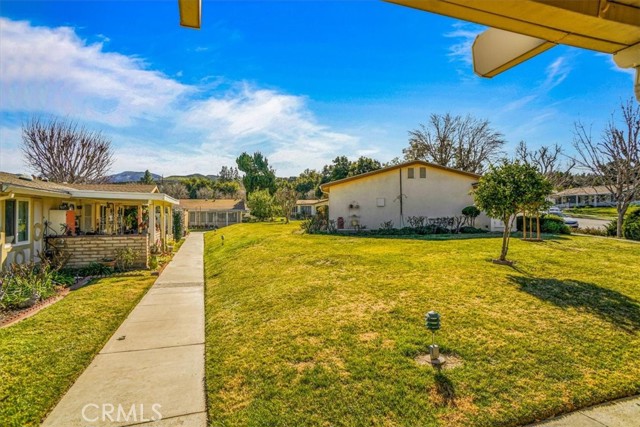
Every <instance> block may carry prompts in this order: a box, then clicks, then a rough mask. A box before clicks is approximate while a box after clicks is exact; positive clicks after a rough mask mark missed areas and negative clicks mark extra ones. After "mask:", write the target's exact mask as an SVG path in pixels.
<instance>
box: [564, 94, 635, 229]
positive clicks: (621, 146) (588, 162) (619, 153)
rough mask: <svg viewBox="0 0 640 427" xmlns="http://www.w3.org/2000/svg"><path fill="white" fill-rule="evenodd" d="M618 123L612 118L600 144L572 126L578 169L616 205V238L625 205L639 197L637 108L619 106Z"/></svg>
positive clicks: (630, 104)
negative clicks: (582, 169) (611, 198)
mask: <svg viewBox="0 0 640 427" xmlns="http://www.w3.org/2000/svg"><path fill="white" fill-rule="evenodd" d="M620 109H621V110H622V123H620V124H618V123H616V121H615V117H614V116H613V115H612V116H611V119H610V120H609V123H608V124H607V127H606V128H605V130H604V132H603V134H602V138H601V139H600V142H596V141H594V139H593V138H592V136H591V130H587V129H586V128H585V127H584V125H583V124H582V123H580V122H577V123H576V124H575V137H574V141H573V146H574V148H575V149H576V151H577V153H578V156H576V158H575V159H574V160H575V161H576V162H577V163H578V165H579V166H581V167H583V168H586V169H587V170H589V172H591V173H592V174H593V175H595V176H596V177H597V178H598V180H599V181H600V183H601V185H604V186H605V187H606V188H607V189H608V190H609V191H610V192H611V193H612V194H613V197H614V199H615V201H616V210H617V212H618V222H617V230H616V236H617V237H622V235H623V233H622V224H623V222H624V216H625V214H626V213H627V209H628V208H629V204H630V203H631V202H632V201H633V200H636V199H637V198H638V197H640V106H639V105H635V103H634V101H633V100H631V99H630V100H628V101H627V103H626V104H622V105H620Z"/></svg>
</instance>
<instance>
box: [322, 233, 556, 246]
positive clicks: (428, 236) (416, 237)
mask: <svg viewBox="0 0 640 427" xmlns="http://www.w3.org/2000/svg"><path fill="white" fill-rule="evenodd" d="M331 235H334V236H335V235H338V236H348V237H359V238H365V239H391V240H427V241H444V240H447V241H448V240H475V239H494V240H495V239H502V233H493V232H492V233H489V232H488V233H477V234H463V233H460V234H375V233H371V232H369V231H360V232H345V231H340V232H337V233H332V234H331ZM521 237H522V233H519V232H518V233H512V234H511V238H512V239H519V238H521ZM542 238H543V240H542V241H541V242H532V243H544V242H546V241H552V240H568V239H567V237H564V236H560V235H557V234H543V236H542Z"/></svg>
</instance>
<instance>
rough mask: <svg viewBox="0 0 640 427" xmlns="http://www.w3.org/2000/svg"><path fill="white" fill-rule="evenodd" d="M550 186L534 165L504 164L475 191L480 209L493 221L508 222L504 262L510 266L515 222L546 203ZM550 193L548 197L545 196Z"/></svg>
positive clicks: (503, 242) (491, 167)
mask: <svg viewBox="0 0 640 427" xmlns="http://www.w3.org/2000/svg"><path fill="white" fill-rule="evenodd" d="M550 187H551V186H550V184H549V182H548V181H547V180H546V179H545V178H544V177H543V176H542V175H541V174H540V172H538V171H537V169H536V168H535V167H534V166H532V165H527V164H522V163H520V162H519V161H515V162H509V161H507V160H503V161H502V163H501V164H500V165H499V166H490V168H489V172H487V173H486V174H484V175H483V176H482V177H481V178H480V180H479V182H478V187H477V188H476V189H475V191H474V198H475V202H476V203H475V204H476V206H477V207H478V208H479V209H481V210H483V211H485V212H486V213H487V215H489V217H491V218H497V219H500V220H502V222H504V225H505V227H504V233H503V235H502V251H501V252H500V261H501V262H507V252H508V250H509V237H510V235H511V227H512V225H513V221H512V218H513V217H515V215H516V214H518V213H519V212H521V211H522V210H523V208H524V207H525V206H527V205H530V204H532V203H534V202H541V203H544V201H545V199H546V197H547V196H548V194H550V192H551V188H550ZM545 193H546V194H545Z"/></svg>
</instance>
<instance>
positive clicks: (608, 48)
mask: <svg viewBox="0 0 640 427" xmlns="http://www.w3.org/2000/svg"><path fill="white" fill-rule="evenodd" d="M385 1H387V2H389V3H396V4H399V5H403V6H408V7H412V8H415V9H421V10H425V11H428V12H433V13H437V14H440V15H445V16H450V17H452V18H457V19H462V20H465V21H470V22H475V23H477V24H482V25H486V26H489V27H492V28H489V29H488V30H486V31H485V32H483V33H482V34H480V35H478V37H477V38H476V40H475V42H474V45H473V65H474V71H475V72H476V74H478V75H480V76H482V77H493V76H495V75H497V74H499V73H501V72H503V71H505V70H508V69H509V68H511V67H513V66H515V65H517V64H519V63H521V62H523V61H526V60H527V59H529V58H531V57H533V56H535V55H537V54H539V53H541V52H544V51H545V50H547V49H550V48H551V47H553V46H555V45H557V44H566V45H569V46H575V47H580V48H584V49H590V50H595V51H598V52H604V53H609V54H612V55H613V60H614V61H615V63H616V64H617V65H618V66H619V67H621V68H635V69H636V78H635V95H636V98H637V99H638V100H640V82H639V74H640V0H615V1H610V0H581V1H572V0H501V1H496V0H385Z"/></svg>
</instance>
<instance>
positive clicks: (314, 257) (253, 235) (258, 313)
mask: <svg viewBox="0 0 640 427" xmlns="http://www.w3.org/2000/svg"><path fill="white" fill-rule="evenodd" d="M224 234H225V242H224V246H222V245H221V241H220V239H219V236H216V235H213V234H212V233H208V234H206V240H205V242H206V246H205V271H206V280H207V287H206V328H207V329H206V385H207V396H208V406H209V417H210V422H211V424H212V425H220V426H222V425H224V426H247V425H248V426H262V425H264V426H305V425H314V426H315V425H327V426H329V425H336V426H364V425H373V426H394V425H403V426H432V425H441V426H501V425H504V426H509V425H517V424H522V423H528V422H532V421H535V420H539V419H543V418H546V417H549V416H552V415H555V414H560V413H563V412H567V411H571V410H574V409H576V408H580V407H584V406H587V405H591V404H594V403H598V402H602V401H606V400H610V399H613V398H617V397H622V396H628V395H633V394H637V393H639V392H640V303H639V301H640V286H639V283H638V277H640V245H638V244H634V243H627V242H621V241H612V240H605V239H597V238H591V237H577V236H572V237H557V238H553V239H549V240H547V241H545V242H543V243H531V242H529V243H526V242H522V241H520V240H517V239H514V240H513V241H512V244H511V249H510V252H509V256H510V258H511V259H512V260H516V261H517V264H516V268H515V269H514V268H510V267H506V266H499V265H495V264H492V263H491V262H489V260H490V259H491V258H495V257H497V255H498V254H499V249H500V238H482V239H467V240H459V239H456V240H440V241H434V240H411V239H399V238H396V239H383V238H376V239H372V238H363V237H350V236H325V235H303V234H300V233H299V225H298V224H296V223H293V224H291V225H282V224H240V225H234V226H231V227H228V228H225V232H224ZM432 309H434V310H437V311H439V312H440V313H441V314H442V320H443V329H442V331H441V333H440V334H439V342H440V344H441V347H442V348H443V350H444V351H445V352H446V353H447V354H448V355H449V356H450V357H451V356H454V358H455V361H456V363H455V365H457V366H456V367H454V368H453V369H448V370H444V371H442V372H439V373H438V372H436V371H434V370H433V368H431V367H430V366H424V365H419V364H418V363H416V361H415V360H414V359H415V358H416V356H419V355H421V354H424V353H426V352H427V351H428V345H429V344H430V341H431V339H430V335H429V334H427V333H426V331H425V328H424V326H423V322H424V320H423V316H424V314H425V312H427V311H429V310H432Z"/></svg>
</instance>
